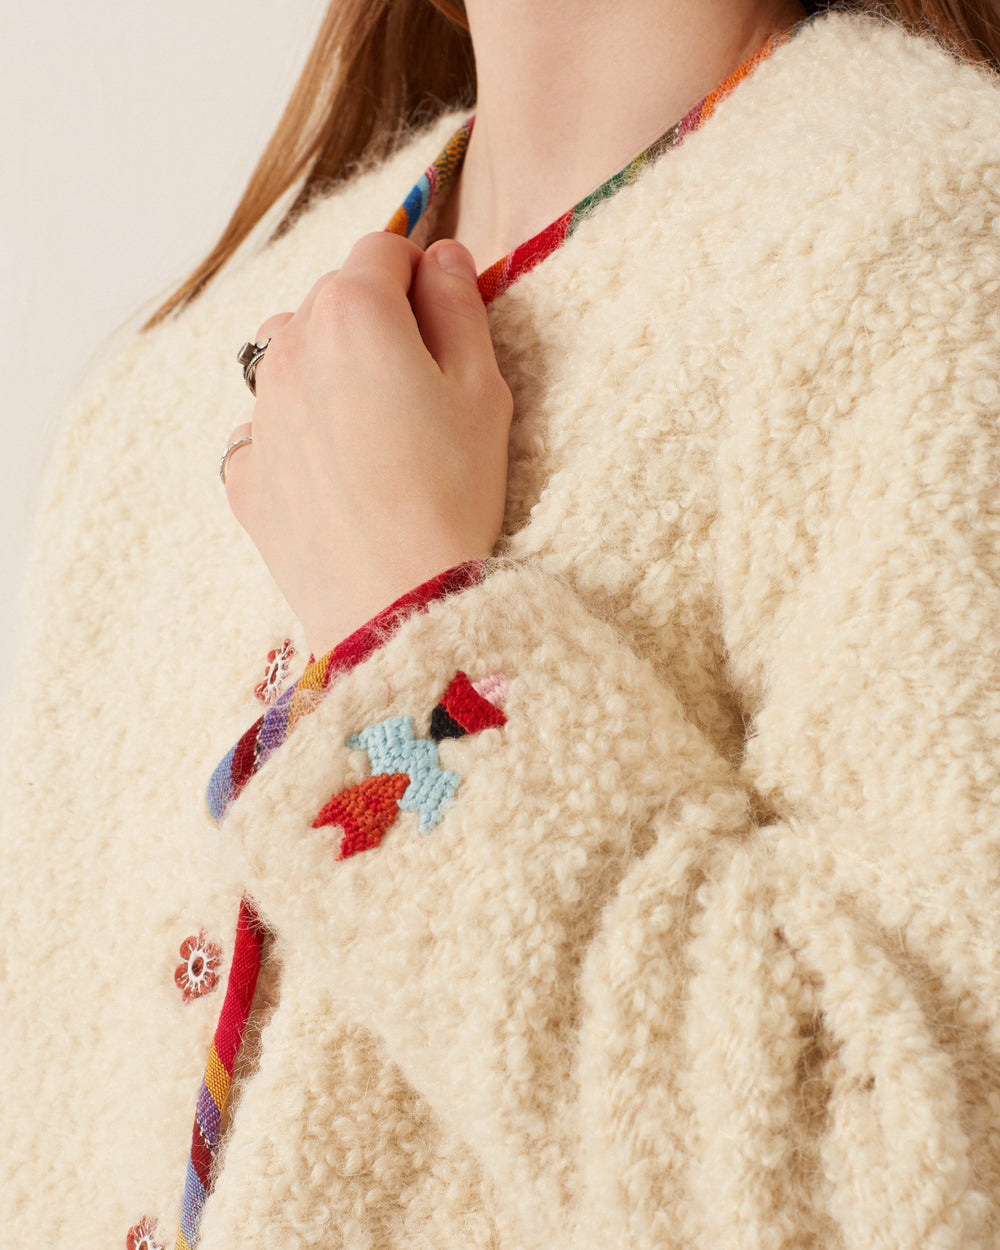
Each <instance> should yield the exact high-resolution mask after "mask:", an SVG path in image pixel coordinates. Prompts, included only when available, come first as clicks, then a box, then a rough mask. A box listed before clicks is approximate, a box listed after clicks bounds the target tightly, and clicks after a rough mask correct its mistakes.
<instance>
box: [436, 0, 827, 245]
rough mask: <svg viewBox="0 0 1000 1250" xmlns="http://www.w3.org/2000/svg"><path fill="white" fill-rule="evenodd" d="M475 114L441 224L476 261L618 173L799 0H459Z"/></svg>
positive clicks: (784, 21)
mask: <svg viewBox="0 0 1000 1250" xmlns="http://www.w3.org/2000/svg"><path fill="white" fill-rule="evenodd" d="M466 11H467V13H468V17H469V24H470V27H471V31H472V41H473V46H474V48H475V53H476V75H477V79H478V100H477V105H476V125H475V128H474V130H473V133H472V138H471V140H470V142H469V150H468V153H467V155H466V158H465V162H464V165H463V169H462V174H461V177H460V178H459V180H458V183H457V185H456V188H455V191H454V193H453V194H452V195H451V197H450V199H449V202H448V204H447V205H446V206H445V207H444V209H443V212H442V216H441V219H440V220H439V222H438V225H437V230H436V233H437V234H438V235H441V236H451V237H454V238H457V239H459V240H460V241H461V242H462V243H464V244H465V245H466V246H467V247H468V248H469V249H470V251H471V252H472V254H473V256H474V257H475V258H476V263H477V265H478V267H479V268H480V269H484V268H485V267H486V266H487V265H489V264H491V263H492V262H493V261H495V260H498V259H499V258H500V257H501V256H503V255H505V254H506V253H507V252H509V251H510V250H511V249H512V248H514V247H516V246H517V245H518V244H519V243H522V242H524V240H525V239H528V238H531V237H532V235H534V234H536V233H537V232H538V231H539V230H541V229H543V228H544V227H545V226H547V225H548V224H549V223H550V222H551V221H553V220H555V218H556V217H558V216H559V215H560V214H561V213H563V212H565V211H566V209H568V208H571V207H572V206H573V205H574V204H575V203H577V202H578V201H579V200H581V199H583V197H584V196H585V195H587V194H588V193H589V192H590V191H593V190H594V189H595V188H596V187H598V186H600V184H601V183H602V182H603V181H605V179H607V178H609V177H610V176H611V175H612V174H614V173H616V172H617V171H618V170H619V169H620V168H622V166H623V165H625V164H626V163H627V162H628V161H629V160H630V159H631V158H632V157H633V156H636V155H637V154H638V153H639V152H641V151H642V150H643V149H644V148H646V147H648V146H649V144H650V143H652V142H653V141H654V140H655V139H656V138H658V137H659V136H660V135H661V134H662V133H663V132H664V131H665V130H667V129H668V127H670V126H671V125H672V124H673V123H674V122H675V121H677V120H679V119H680V118H681V117H683V116H684V114H685V113H686V112H687V111H688V110H689V109H691V108H693V107H694V105H695V104H697V103H698V101H699V100H701V99H703V98H704V97H705V96H706V95H707V94H708V93H709V92H710V91H711V90H712V89H713V88H714V87H716V86H718V84H719V83H720V82H722V81H723V80H724V79H725V78H726V77H727V76H728V75H729V74H730V73H732V71H733V70H735V69H736V68H738V66H739V65H741V64H742V63H743V61H745V60H746V59H747V58H748V57H750V56H752V55H753V53H754V52H756V51H757V49H758V48H760V47H761V46H762V45H763V44H764V43H765V42H766V41H767V39H768V37H769V36H770V35H772V34H775V33H776V32H778V31H781V30H784V29H786V28H787V27H789V26H791V25H792V24H794V22H796V21H797V20H798V19H799V18H801V17H802V16H804V10H803V9H802V8H801V6H800V4H799V2H798V0H466Z"/></svg>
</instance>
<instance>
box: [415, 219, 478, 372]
mask: <svg viewBox="0 0 1000 1250" xmlns="http://www.w3.org/2000/svg"><path fill="white" fill-rule="evenodd" d="M411 300H412V303H413V312H414V315H415V316H416V318H417V324H418V325H419V327H420V333H421V335H422V337H423V340H424V343H425V344H426V345H427V350H428V351H429V352H430V353H431V355H432V356H433V357H434V359H435V360H436V361H437V363H438V365H439V366H440V368H441V369H442V371H443V372H445V373H450V372H452V371H456V370H457V371H462V370H464V369H465V368H468V367H469V366H470V365H472V366H475V365H477V364H479V363H481V358H482V357H484V356H486V357H488V358H489V359H492V356H493V345H492V343H491V342H490V331H489V323H488V321H487V319H486V305H485V304H484V303H483V297H482V296H481V295H480V293H479V285H478V283H477V281H476V263H475V261H474V260H473V259H472V253H471V252H470V251H469V250H468V248H465V247H463V246H462V244H461V243H458V242H456V241H455V240H454V239H442V240H441V241H440V242H438V243H435V244H433V245H432V246H431V247H430V248H428V250H427V252H426V253H425V254H424V256H423V257H422V259H421V261H420V265H419V266H418V268H417V273H416V276H415V277H414V281H413V289H412V292H411Z"/></svg>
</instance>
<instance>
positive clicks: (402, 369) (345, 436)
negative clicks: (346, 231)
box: [226, 234, 512, 656]
mask: <svg viewBox="0 0 1000 1250" xmlns="http://www.w3.org/2000/svg"><path fill="white" fill-rule="evenodd" d="M268 337H270V340H271V341H270V343H269V344H268V348H267V352H266V354H265V355H264V357H263V359H262V360H261V362H260V364H259V365H258V367H257V373H256V386H257V403H256V406H255V408H254V412H253V423H252V425H247V426H239V427H237V429H236V430H234V431H233V433H232V435H231V436H230V439H231V441H235V440H236V439H238V438H241V437H244V436H245V435H246V434H248V433H251V431H252V434H253V444H252V445H251V446H249V447H247V448H245V449H240V450H239V451H237V452H235V453H234V455H233V456H232V459H231V460H230V462H229V465H228V471H227V476H226V493H227V495H228V498H229V504H230V507H231V508H232V510H233V512H234V514H235V515H236V518H237V520H238V521H239V522H240V524H241V525H242V526H243V527H244V529H245V530H246V531H247V533H248V534H249V535H250V537H251V538H252V539H253V541H254V542H255V543H256V545H257V547H258V548H259V550H260V553H261V555H262V556H263V558H264V560H265V562H266V563H267V566H268V568H269V569H270V570H271V573H272V575H273V576H274V579H275V581H276V582H277V584H278V586H279V587H280V589H281V590H282V592H283V593H284V595H285V597H286V598H287V599H288V602H289V603H290V604H291V606H292V608H293V610H294V611H295V613H296V614H297V616H298V617H299V619H300V620H301V621H302V623H303V625H304V626H305V629H306V634H307V637H308V640H309V645H310V646H311V647H312V649H313V652H314V653H315V654H316V655H317V656H319V655H322V654H324V652H326V651H328V650H329V649H330V648H331V647H333V646H335V645H336V643H338V642H339V641H341V640H342V639H343V638H345V637H346V636H347V635H348V634H350V633H351V632H352V631H353V630H355V629H357V628H358V627H359V626H360V625H363V624H364V623H365V621H367V620H369V619H370V618H371V617H372V616H374V615H375V614H376V613H378V612H379V611H381V609H382V608H384V607H386V606H388V604H390V603H391V602H393V600H395V599H397V598H399V596H400V595H403V594H405V593H406V592H407V591H409V590H412V589H413V588H414V587H415V586H418V585H420V583H421V582H424V581H426V580H427V579H428V578H430V577H433V576H434V575H435V574H436V573H440V572H442V571H443V570H444V569H447V568H450V567H451V566H452V565H455V564H460V563H461V562H462V561H464V560H468V559H473V558H476V557H482V556H486V555H488V554H489V552H490V550H491V549H492V547H493V545H494V543H495V542H496V540H497V538H498V537H499V534H500V527H501V525H502V522H503V512H504V501H505V496H506V483H507V437H508V430H509V427H510V419H511V411H512V400H511V395H510V391H509V390H508V388H507V385H506V383H505V382H504V381H503V378H502V377H501V376H500V372H499V370H498V368H497V364H496V359H495V357H494V355H493V347H492V344H491V342H490V334H489V327H488V324H487V320H486V308H485V306H484V304H483V301H482V298H481V297H480V294H479V290H478V287H477V286H476V273H475V267H474V264H473V261H472V257H471V255H470V254H469V253H468V252H467V251H466V250H465V248H463V247H461V245H459V244H458V243H455V242H452V241H450V240H449V241H442V242H440V243H436V244H434V246H433V247H431V248H430V249H429V250H428V251H427V252H426V253H424V252H422V251H421V250H420V249H419V248H418V247H416V246H415V245H414V244H413V243H410V242H409V241H408V240H406V239H403V238H400V237H399V236H397V235H392V234H370V235H366V236H365V237H364V238H363V239H361V241H360V242H359V243H358V244H357V245H356V247H355V248H354V249H353V251H352V252H351V254H350V256H349V257H348V258H347V261H346V262H345V264H344V267H343V268H342V269H341V270H339V271H338V272H336V273H331V274H327V275H326V276H325V277H323V278H321V279H320V280H319V282H317V283H316V285H315V286H314V287H313V289H312V290H311V291H310V292H309V294H308V295H307V297H306V299H305V301H304V303H303V304H302V306H301V308H299V310H298V312H296V313H295V314H294V315H292V314H288V313H285V314H282V315H280V316H277V317H272V318H270V319H269V320H268V321H266V322H265V323H264V324H263V325H262V326H261V328H260V330H259V332H258V338H257V341H258V342H262V341H263V340H264V339H265V338H268Z"/></svg>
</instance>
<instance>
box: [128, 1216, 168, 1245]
mask: <svg viewBox="0 0 1000 1250" xmlns="http://www.w3.org/2000/svg"><path fill="white" fill-rule="evenodd" d="M155 1232H156V1221H155V1220H151V1219H150V1218H149V1217H148V1216H145V1215H144V1216H143V1217H142V1219H141V1220H140V1221H139V1223H138V1224H133V1225H132V1227H131V1228H130V1229H129V1230H128V1235H127V1236H126V1238H125V1246H126V1250H164V1248H163V1246H161V1245H160V1243H159V1242H158V1241H154V1239H153V1238H154V1234H155Z"/></svg>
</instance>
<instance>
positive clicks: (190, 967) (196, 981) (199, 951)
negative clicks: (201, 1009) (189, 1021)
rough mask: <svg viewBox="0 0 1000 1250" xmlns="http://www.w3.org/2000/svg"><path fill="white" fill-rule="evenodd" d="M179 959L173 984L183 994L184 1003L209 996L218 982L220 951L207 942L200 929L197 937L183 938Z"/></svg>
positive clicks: (219, 948)
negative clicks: (179, 962) (181, 961)
mask: <svg viewBox="0 0 1000 1250" xmlns="http://www.w3.org/2000/svg"><path fill="white" fill-rule="evenodd" d="M181 959H182V960H183V961H184V962H183V963H181V964H178V965H177V967H176V969H175V970H174V982H175V983H176V985H177V988H178V989H179V990H182V991H183V993H184V1001H185V1002H186V1003H189V1002H191V1000H192V999H194V998H201V997H202V995H203V994H210V993H211V992H212V990H214V989H215V986H216V984H217V982H218V979H219V978H218V968H219V963H220V961H221V959H222V949H221V947H219V946H216V944H215V943H214V942H209V941H208V939H207V938H206V937H205V930H204V929H202V930H201V931H200V933H199V934H198V936H197V937H189V938H185V939H184V941H183V942H182V943H181Z"/></svg>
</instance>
